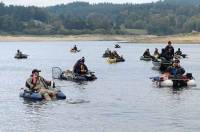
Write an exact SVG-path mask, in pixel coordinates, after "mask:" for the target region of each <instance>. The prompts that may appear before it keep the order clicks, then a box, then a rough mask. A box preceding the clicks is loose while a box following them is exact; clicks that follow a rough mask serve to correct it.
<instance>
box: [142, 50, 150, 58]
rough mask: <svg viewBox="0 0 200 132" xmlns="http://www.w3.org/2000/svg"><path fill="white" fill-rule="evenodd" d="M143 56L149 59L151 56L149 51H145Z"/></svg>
mask: <svg viewBox="0 0 200 132" xmlns="http://www.w3.org/2000/svg"><path fill="white" fill-rule="evenodd" d="M143 56H144V57H151V54H150V52H149V51H147V50H146V51H145V52H144V54H143Z"/></svg>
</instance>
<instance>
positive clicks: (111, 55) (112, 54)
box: [103, 48, 125, 63]
mask: <svg viewBox="0 0 200 132" xmlns="http://www.w3.org/2000/svg"><path fill="white" fill-rule="evenodd" d="M103 58H107V61H108V62H109V63H117V62H124V61H125V59H124V58H123V55H121V56H120V55H119V54H118V53H117V51H116V50H113V51H111V50H110V49H109V48H107V49H106V51H105V52H104V54H103Z"/></svg>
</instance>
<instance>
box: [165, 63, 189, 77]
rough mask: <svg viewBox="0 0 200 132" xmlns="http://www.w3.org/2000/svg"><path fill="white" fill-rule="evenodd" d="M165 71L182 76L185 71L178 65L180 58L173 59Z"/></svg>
mask: <svg viewBox="0 0 200 132" xmlns="http://www.w3.org/2000/svg"><path fill="white" fill-rule="evenodd" d="M167 71H168V72H170V73H171V75H173V76H182V75H183V74H184V73H185V69H184V68H183V67H181V66H180V60H178V59H177V60H175V61H174V63H173V65H172V66H170V67H169V68H167Z"/></svg>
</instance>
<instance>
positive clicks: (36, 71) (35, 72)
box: [32, 69, 41, 76]
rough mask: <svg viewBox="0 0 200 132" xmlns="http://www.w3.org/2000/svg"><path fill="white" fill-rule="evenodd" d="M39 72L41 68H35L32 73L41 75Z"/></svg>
mask: <svg viewBox="0 0 200 132" xmlns="http://www.w3.org/2000/svg"><path fill="white" fill-rule="evenodd" d="M39 72H41V70H38V69H33V70H32V75H36V76H39Z"/></svg>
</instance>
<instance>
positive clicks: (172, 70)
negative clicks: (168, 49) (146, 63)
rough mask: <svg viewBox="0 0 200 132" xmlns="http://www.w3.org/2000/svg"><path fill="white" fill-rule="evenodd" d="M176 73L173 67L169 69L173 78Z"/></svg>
mask: <svg viewBox="0 0 200 132" xmlns="http://www.w3.org/2000/svg"><path fill="white" fill-rule="evenodd" d="M176 73H177V72H176V68H174V67H173V68H172V69H171V74H172V75H174V76H175V75H176Z"/></svg>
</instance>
